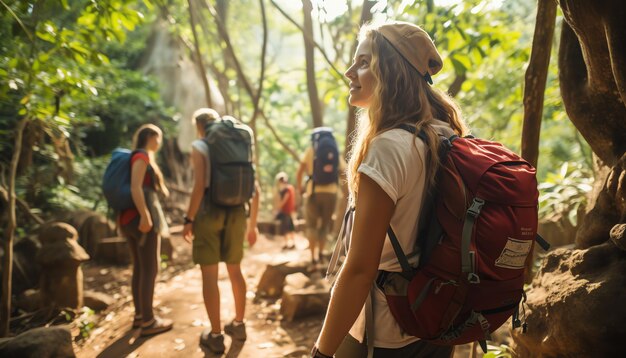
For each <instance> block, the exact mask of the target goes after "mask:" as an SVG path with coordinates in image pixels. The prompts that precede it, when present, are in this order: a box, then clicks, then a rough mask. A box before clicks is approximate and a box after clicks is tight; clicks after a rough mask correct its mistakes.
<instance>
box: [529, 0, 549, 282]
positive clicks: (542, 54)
mask: <svg viewBox="0 0 626 358" xmlns="http://www.w3.org/2000/svg"><path fill="white" fill-rule="evenodd" d="M555 22H556V2H555V0H539V1H538V6H537V20H536V22H535V34H534V35H533V44H532V50H531V53H530V61H529V64H528V69H527V70H526V76H525V82H524V83H525V86H524V122H523V123H524V124H523V128H522V158H524V159H526V160H527V161H528V162H529V163H530V164H531V165H532V166H534V167H535V168H536V167H537V162H538V159H539V134H540V133H541V118H542V116H543V97H544V93H545V91H546V80H547V78H548V68H549V66H550V53H551V50H552V39H553V37H554V24H555ZM533 256H534V255H531V257H533ZM525 273H526V282H527V283H530V281H531V280H532V277H533V260H526V271H525Z"/></svg>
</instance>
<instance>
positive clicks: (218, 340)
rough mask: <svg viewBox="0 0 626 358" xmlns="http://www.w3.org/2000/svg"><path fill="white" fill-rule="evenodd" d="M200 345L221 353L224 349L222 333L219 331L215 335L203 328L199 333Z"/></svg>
mask: <svg viewBox="0 0 626 358" xmlns="http://www.w3.org/2000/svg"><path fill="white" fill-rule="evenodd" d="M200 345H201V346H204V347H206V348H207V349H208V350H210V351H211V352H212V353H215V354H222V353H224V351H225V350H226V347H225V346H224V335H223V334H221V333H220V334H219V335H217V336H215V335H213V334H212V333H211V330H210V329H205V330H204V331H203V332H202V334H201V335H200Z"/></svg>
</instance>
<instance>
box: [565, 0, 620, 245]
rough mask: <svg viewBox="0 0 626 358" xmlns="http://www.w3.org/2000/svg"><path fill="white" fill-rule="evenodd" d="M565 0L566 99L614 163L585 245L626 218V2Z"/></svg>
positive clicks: (582, 237) (582, 236)
mask: <svg viewBox="0 0 626 358" xmlns="http://www.w3.org/2000/svg"><path fill="white" fill-rule="evenodd" d="M559 3H560V5H561V8H562V9H563V14H564V16H565V20H566V21H565V22H564V23H563V31H562V33H561V47H560V49H559V70H560V74H559V77H560V81H561V93H562V96H563V103H564V105H565V109H566V111H567V114H568V116H569V118H570V119H571V121H572V122H573V123H574V125H575V126H576V128H578V130H579V131H580V133H581V134H582V136H583V137H584V138H585V139H586V140H587V142H588V143H589V145H590V146H591V149H592V150H593V151H594V153H595V154H596V155H598V157H599V158H600V159H601V160H602V162H603V163H604V164H605V165H607V166H610V167H613V169H612V173H613V174H612V175H609V178H608V179H607V180H606V182H605V184H604V188H603V189H602V190H601V191H600V195H601V197H600V196H599V197H598V198H597V199H598V200H595V198H593V199H592V202H596V206H595V207H594V208H593V209H591V211H590V212H589V214H588V215H587V216H586V217H585V219H584V220H583V222H582V225H581V228H580V230H579V232H578V234H577V237H576V243H577V245H578V246H579V247H589V246H592V245H596V244H600V243H602V242H604V241H606V240H608V238H609V231H610V230H611V228H612V227H613V226H614V225H616V224H618V222H623V221H624V219H626V218H624V217H621V216H622V215H621V214H622V213H620V211H622V210H623V208H622V207H621V206H623V204H622V203H624V202H625V200H626V189H623V188H624V187H623V186H619V185H618V183H621V182H623V181H624V180H623V178H620V177H619V174H620V173H621V172H622V170H623V169H622V167H621V165H620V163H619V160H620V158H622V157H623V156H624V152H625V151H626V128H625V127H626V106H625V104H624V103H625V101H626V88H625V83H626V69H625V68H626V27H625V26H624V19H626V5H625V4H624V2H623V1H621V0H610V1H609V0H607V1H603V2H602V3H601V4H598V3H597V2H580V1H574V0H561V1H560V2H559ZM615 175H618V176H617V177H616V176H615ZM622 184H623V183H622ZM612 186H614V187H612ZM620 217H621V218H620Z"/></svg>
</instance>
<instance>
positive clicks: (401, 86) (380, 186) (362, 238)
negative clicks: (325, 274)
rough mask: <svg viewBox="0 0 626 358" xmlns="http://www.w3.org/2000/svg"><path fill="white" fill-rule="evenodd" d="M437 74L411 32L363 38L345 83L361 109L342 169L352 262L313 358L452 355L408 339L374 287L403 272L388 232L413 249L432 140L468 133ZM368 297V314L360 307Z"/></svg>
mask: <svg viewBox="0 0 626 358" xmlns="http://www.w3.org/2000/svg"><path fill="white" fill-rule="evenodd" d="M441 66H442V60H441V58H440V56H439V54H438V52H437V49H436V48H435V46H434V44H433V42H432V40H431V39H430V37H429V36H428V35H427V34H426V32H424V31H423V30H422V29H421V28H419V27H417V26H415V25H412V24H408V23H389V24H385V25H382V26H378V27H376V26H372V25H370V26H364V27H363V28H362V29H361V33H360V37H359V45H358V48H357V50H356V53H355V55H354V59H353V64H352V66H351V67H350V68H349V69H348V70H347V71H346V73H345V76H346V77H347V78H348V79H349V81H350V97H349V102H350V104H351V105H353V106H358V107H361V108H363V109H364V111H363V112H361V114H360V116H359V118H358V125H357V138H356V141H355V145H354V148H353V152H352V155H351V157H350V163H349V165H348V166H349V168H348V185H349V187H350V201H351V204H352V205H354V206H355V207H356V212H355V216H354V223H353V225H352V235H351V239H350V243H349V254H348V255H347V257H346V259H345V262H344V263H343V267H342V269H341V271H340V273H339V276H338V277H337V281H336V285H335V286H334V290H333V294H332V297H331V301H330V304H329V308H328V312H327V314H326V318H325V320H324V325H323V327H322V331H321V333H320V336H319V338H318V340H317V342H316V346H315V348H314V350H313V352H312V356H315V357H330V356H333V355H335V356H336V357H365V356H367V355H368V346H367V345H366V344H365V343H366V341H367V343H369V346H370V348H373V356H375V357H450V356H451V355H452V353H453V346H438V345H434V344H431V343H428V342H426V341H423V340H420V339H418V338H417V337H414V336H411V335H408V334H406V333H405V332H404V331H403V330H402V329H401V328H400V326H399V325H398V323H397V321H396V320H395V319H394V316H393V315H392V313H391V312H390V310H389V306H388V303H387V301H386V297H385V295H384V294H383V293H382V292H381V290H380V289H379V288H378V287H377V285H376V284H375V283H374V281H375V279H376V277H377V274H378V272H379V271H378V270H385V271H394V272H400V271H402V268H401V266H400V263H399V262H398V259H397V257H396V254H395V253H394V249H393V247H392V245H391V243H390V240H389V239H387V232H388V229H389V228H390V227H391V228H393V231H394V232H395V234H396V235H397V238H398V241H399V243H400V246H401V247H402V249H403V250H404V252H412V249H413V248H414V247H415V241H416V237H417V232H418V225H417V218H419V216H420V210H421V209H422V199H423V197H424V195H425V189H426V187H427V184H432V183H433V182H434V180H435V171H433V170H429V168H432V167H433V166H434V165H435V164H437V163H438V160H439V159H438V155H437V148H438V145H439V143H440V140H439V138H438V133H445V135H446V136H448V135H452V134H457V135H460V136H462V135H464V134H466V133H467V129H466V126H465V123H464V122H463V120H462V119H461V115H460V111H459V109H458V107H457V105H456V104H455V103H454V102H453V100H452V99H451V98H450V97H449V96H447V95H446V94H445V93H443V92H442V91H439V90H437V89H436V88H434V87H431V86H430V85H429V82H430V83H432V81H431V78H430V76H431V75H434V74H435V73H437V72H438V71H439V70H440V69H441ZM402 125H408V126H410V127H413V128H415V129H417V131H418V132H419V131H420V130H424V131H425V133H426V135H427V140H426V141H424V140H422V139H420V138H418V137H417V136H416V135H415V134H413V133H411V132H409V131H407V130H404V129H401V126H402ZM418 259H419V257H417V256H415V257H412V258H410V263H411V264H412V265H416V263H417V260H418ZM368 296H370V297H371V298H370V300H369V302H371V307H372V309H371V310H368V309H366V308H367V305H365V303H366V299H367V298H368ZM364 306H365V307H364ZM366 311H369V313H371V320H373V322H372V321H371V320H370V321H369V323H368V332H367V340H366V337H365V328H366V321H367V320H366ZM370 324H371V325H372V326H373V329H372V330H373V333H372V330H370V326H369V325H370ZM344 338H345V339H344ZM342 342H343V344H342ZM340 346H341V347H340ZM370 353H372V352H371V351H370Z"/></svg>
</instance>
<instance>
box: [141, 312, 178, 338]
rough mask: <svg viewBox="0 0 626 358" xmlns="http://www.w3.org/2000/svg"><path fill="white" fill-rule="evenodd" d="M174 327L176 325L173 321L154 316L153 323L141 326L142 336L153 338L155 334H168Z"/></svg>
mask: <svg viewBox="0 0 626 358" xmlns="http://www.w3.org/2000/svg"><path fill="white" fill-rule="evenodd" d="M173 325H174V324H173V323H172V320H171V319H165V318H160V317H157V316H154V318H153V319H152V321H150V322H148V323H147V324H146V323H144V324H142V325H141V335H142V336H144V337H145V336H151V335H153V334H159V333H163V332H167V331H169V330H170V329H172V326H173Z"/></svg>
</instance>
